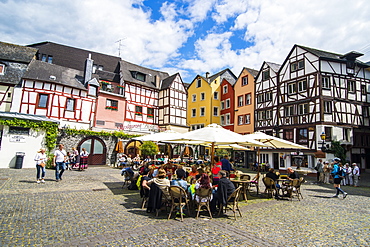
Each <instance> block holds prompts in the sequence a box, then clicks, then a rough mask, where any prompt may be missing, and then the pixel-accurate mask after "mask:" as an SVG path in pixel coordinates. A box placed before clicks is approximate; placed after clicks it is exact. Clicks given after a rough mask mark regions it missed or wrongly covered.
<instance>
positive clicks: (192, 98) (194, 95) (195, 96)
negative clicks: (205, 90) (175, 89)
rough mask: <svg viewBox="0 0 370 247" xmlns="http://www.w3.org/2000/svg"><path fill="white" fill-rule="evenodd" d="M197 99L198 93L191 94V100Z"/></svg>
mask: <svg viewBox="0 0 370 247" xmlns="http://www.w3.org/2000/svg"><path fill="white" fill-rule="evenodd" d="M196 101H197V95H196V94H193V95H192V96H191V102H196Z"/></svg>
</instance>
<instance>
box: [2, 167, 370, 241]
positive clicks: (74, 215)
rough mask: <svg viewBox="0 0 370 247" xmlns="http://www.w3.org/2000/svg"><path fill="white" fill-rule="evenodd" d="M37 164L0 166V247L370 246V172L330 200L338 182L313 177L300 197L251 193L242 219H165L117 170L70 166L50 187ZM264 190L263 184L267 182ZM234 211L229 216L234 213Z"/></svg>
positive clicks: (51, 174) (49, 174)
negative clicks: (41, 180) (40, 179)
mask: <svg viewBox="0 0 370 247" xmlns="http://www.w3.org/2000/svg"><path fill="white" fill-rule="evenodd" d="M35 174H36V171H35V169H19V170H17V169H0V222H1V226H0V246H156V245H160V246H213V245H215V246H370V229H369V228H370V207H369V205H370V197H369V196H370V187H369V184H370V183H369V179H368V178H370V176H366V174H364V175H365V176H363V178H362V180H361V183H362V184H363V185H366V186H367V187H358V188H353V187H348V186H344V187H343V188H344V190H345V191H347V192H348V193H349V195H348V197H347V198H346V199H342V198H331V196H333V195H334V189H333V188H332V185H316V184H313V183H311V182H310V181H308V182H307V183H305V184H304V185H303V186H302V193H303V197H304V199H303V200H301V201H298V200H297V199H293V201H287V200H274V199H266V198H258V197H251V198H250V200H248V203H245V202H241V206H242V207H241V210H242V214H243V217H242V218H240V217H238V218H237V220H236V221H235V220H234V219H233V218H232V217H230V218H229V217H222V218H214V219H212V220H209V219H208V218H207V217H205V215H204V217H201V218H200V219H199V220H196V219H195V218H193V217H186V218H185V219H184V222H180V221H179V220H178V219H171V220H167V215H166V213H165V212H162V213H161V214H160V215H159V216H158V217H155V216H154V215H152V214H149V213H146V211H145V210H142V209H141V208H140V203H141V200H140V197H139V195H138V192H137V191H130V190H127V189H126V188H124V189H122V177H121V175H120V171H119V170H118V169H113V168H109V167H91V168H89V169H88V170H86V171H83V172H79V171H66V172H65V174H64V176H63V180H62V181H61V182H59V183H56V182H55V181H54V179H53V177H54V171H53V170H47V175H46V176H47V179H46V183H45V184H36V183H35ZM261 190H262V191H263V188H262V186H261ZM229 215H230V213H229Z"/></svg>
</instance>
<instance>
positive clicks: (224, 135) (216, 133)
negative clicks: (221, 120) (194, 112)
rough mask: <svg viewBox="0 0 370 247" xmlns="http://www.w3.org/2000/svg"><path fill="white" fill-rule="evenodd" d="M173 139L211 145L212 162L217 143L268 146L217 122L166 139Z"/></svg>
mask: <svg viewBox="0 0 370 247" xmlns="http://www.w3.org/2000/svg"><path fill="white" fill-rule="evenodd" d="M172 141H174V142H182V143H189V142H190V143H194V142H199V143H198V144H208V145H211V159H212V164H213V156H214V148H215V145H230V144H242V145H247V146H258V147H266V145H264V144H263V143H261V142H258V141H255V140H253V139H251V138H249V137H246V136H243V135H240V134H237V133H235V132H232V131H230V130H227V129H225V128H223V127H221V126H220V125H217V124H210V125H208V126H206V127H204V128H201V129H197V130H193V131H190V132H187V133H185V134H182V135H181V137H180V138H174V139H172V140H166V142H172Z"/></svg>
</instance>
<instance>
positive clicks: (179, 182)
mask: <svg viewBox="0 0 370 247" xmlns="http://www.w3.org/2000/svg"><path fill="white" fill-rule="evenodd" d="M176 176H177V179H175V180H171V185H176V186H180V187H182V188H183V189H184V190H187V189H188V183H187V182H186V181H185V180H184V178H185V171H184V170H183V169H177V170H176Z"/></svg>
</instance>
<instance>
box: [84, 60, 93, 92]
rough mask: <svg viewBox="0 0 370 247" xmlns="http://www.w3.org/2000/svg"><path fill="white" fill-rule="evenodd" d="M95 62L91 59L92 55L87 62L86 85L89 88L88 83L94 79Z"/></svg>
mask: <svg viewBox="0 0 370 247" xmlns="http://www.w3.org/2000/svg"><path fill="white" fill-rule="evenodd" d="M93 64H94V60H92V59H91V54H89V57H88V58H87V59H86V61H85V71H84V84H85V86H87V82H88V81H90V80H91V78H92V71H93Z"/></svg>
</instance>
